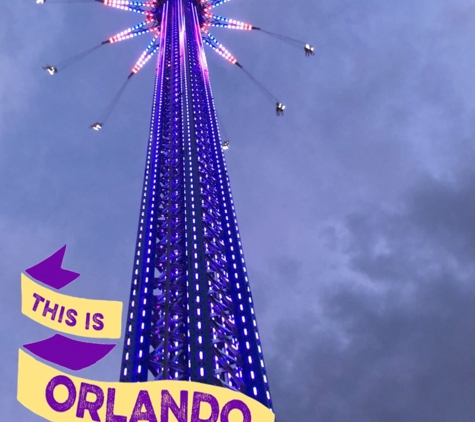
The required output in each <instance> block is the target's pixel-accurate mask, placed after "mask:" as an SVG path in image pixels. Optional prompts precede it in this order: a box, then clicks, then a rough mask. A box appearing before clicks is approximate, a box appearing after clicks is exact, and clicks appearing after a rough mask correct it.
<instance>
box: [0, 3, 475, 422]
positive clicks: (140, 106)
mask: <svg viewBox="0 0 475 422" xmlns="http://www.w3.org/2000/svg"><path fill="white" fill-rule="evenodd" d="M216 13H219V14H222V15H224V16H229V17H232V18H235V19H240V20H244V21H247V22H250V23H253V24H255V25H257V26H260V27H262V28H266V29H268V30H270V31H274V32H280V33H282V34H285V35H289V36H292V37H294V38H298V39H302V40H309V41H310V42H312V43H313V44H314V45H315V51H316V56H315V57H312V58H306V57H304V54H303V51H299V50H298V49H295V48H294V47H292V46H289V45H287V44H284V43H280V42H279V41H277V40H274V39H272V38H269V37H266V36H265V35H264V34H261V33H243V32H237V31H233V32H231V31H226V30H222V29H215V30H214V31H213V34H214V35H215V36H216V37H217V38H218V39H219V40H220V41H222V42H223V44H225V46H226V47H228V49H229V50H230V51H231V52H232V53H233V54H234V55H235V56H236V57H237V59H238V60H239V62H240V63H242V64H243V65H244V66H245V67H246V68H247V69H248V70H249V71H250V72H251V73H252V74H253V75H254V76H255V77H256V78H258V79H260V80H262V81H265V84H266V86H267V87H268V88H269V89H270V90H271V91H272V92H273V93H274V94H275V95H276V96H277V97H278V98H279V99H281V101H282V102H283V103H285V104H286V105H287V108H286V113H285V116H284V117H282V118H276V117H275V113H274V104H273V103H272V102H269V100H268V99H267V98H266V97H265V96H264V95H263V94H262V93H261V92H260V91H259V90H258V89H256V87H255V86H254V85H253V84H252V82H250V81H249V79H247V78H246V76H245V75H244V74H243V73H242V72H241V71H240V70H239V69H238V68H237V67H233V66H231V65H229V64H228V63H227V62H226V61H224V60H223V59H222V58H221V57H219V56H218V55H216V54H215V53H213V52H212V51H211V50H209V49H208V50H207V52H208V61H209V66H210V72H211V79H212V84H213V91H214V94H215V98H216V103H217V106H218V113H219V116H220V119H221V120H222V121H223V122H224V126H225V129H226V132H227V134H228V136H229V138H230V141H231V148H230V149H229V150H228V151H227V153H226V155H227V160H228V167H229V171H230V176H231V183H232V187H233V193H234V196H235V201H236V204H237V213H238V217H239V222H240V228H241V232H242V238H243V244H244V250H245V253H246V259H247V264H248V268H249V273H250V280H251V286H252V289H253V294H254V297H255V303H256V313H257V317H258V323H259V327H260V331H261V337H262V341H263V349H264V354H265V356H266V361H267V367H268V372H269V381H270V383H271V390H272V393H273V399H274V402H275V410H276V413H277V418H278V419H277V422H295V421H298V422H314V421H324V422H381V421H384V422H393V421H394V422H402V421H403V422H421V421H431V422H447V421H450V422H472V421H473V415H474V414H475V400H474V397H475V370H474V368H475V337H474V335H473V333H474V329H475V286H474V275H475V171H474V162H475V150H474V146H473V145H474V131H475V123H474V121H475V119H474V115H475V106H474V102H473V98H475V83H474V81H475V70H474V69H475V54H474V53H475V43H474V41H473V40H474V39H475V5H474V4H473V2H470V1H468V0H430V1H429V0H418V1H416V0H405V1H402V2H401V1H399V2H387V1H386V2H382V1H381V0H319V1H313V0H302V1H299V2H289V1H284V0H260V1H259V2H256V1H254V2H253V1H250V0H234V1H233V2H231V3H229V4H225V5H223V6H221V7H220V8H219V11H218V9H217V10H216ZM137 22H139V17H138V16H136V15H133V14H130V13H126V12H122V11H118V10H112V9H110V8H106V7H104V6H102V5H100V4H74V5H68V6H61V5H54V4H48V3H47V4H45V5H44V6H37V5H36V4H35V2H34V0H28V1H26V0H15V1H8V2H7V1H1V2H0V47H1V55H0V104H1V106H0V198H1V199H0V274H1V276H2V285H3V290H2V295H1V296H0V310H1V315H2V318H1V320H0V333H1V335H2V339H3V341H2V342H1V344H0V353H1V355H0V357H1V360H0V375H1V381H0V409H1V411H2V412H3V416H2V417H0V419H2V420H5V421H7V420H17V421H22V422H36V421H39V420H42V419H41V418H39V417H37V416H35V415H33V414H31V413H30V412H29V411H27V410H26V409H24V408H23V407H22V406H21V405H20V404H19V403H17V402H16V370H17V353H18V348H19V347H20V346H21V345H22V344H24V343H31V342H34V341H38V340H42V339H44V338H46V337H48V336H50V335H52V333H51V331H49V330H47V329H45V328H42V327H38V326H37V324H35V323H33V322H31V321H29V320H27V318H26V317H24V316H23V315H21V311H20V273H21V272H22V271H24V270H25V269H26V268H28V267H30V266H31V265H33V264H35V263H37V262H39V261H41V260H42V259H44V258H46V257H47V256H49V255H50V254H51V253H53V252H54V251H56V250H57V249H59V248H60V247H61V246H63V245H64V244H67V245H68V250H67V253H66V259H65V264H66V266H67V268H69V269H71V270H74V271H77V272H80V273H81V274H82V276H81V277H80V278H79V279H78V280H77V281H75V282H74V283H73V284H72V285H70V286H68V287H67V288H65V289H64V293H66V294H70V295H75V296H82V297H88V298H93V299H110V300H121V301H124V302H126V301H127V297H128V293H129V283H130V276H131V269H132V254H133V248H134V241H135V231H136V226H137V217H138V210H139V198H140V189H141V183H142V171H143V165H144V159H145V148H146V141H147V132H148V123H149V115H150V106H151V95H152V86H153V73H154V65H153V63H149V64H148V65H147V66H146V68H145V69H144V70H143V71H142V72H141V73H139V74H138V75H137V76H136V77H134V78H133V79H132V81H131V82H130V84H129V86H128V88H127V91H126V92H125V94H124V96H123V98H122V100H121V102H120V104H119V105H118V107H117V108H116V110H115V111H114V113H113V114H112V116H111V118H110V120H109V121H108V124H107V125H106V126H105V127H104V129H103V130H102V131H101V132H98V133H96V132H93V131H90V130H88V126H89V125H90V124H91V123H93V122H94V121H96V120H97V119H98V117H99V116H100V115H101V114H102V112H103V110H104V109H105V107H106V106H107V104H108V102H109V101H110V99H111V98H112V97H113V95H114V94H115V92H116V91H117V90H118V88H119V87H120V85H121V84H122V83H123V81H124V80H125V78H126V76H127V75H128V73H129V72H130V69H131V66H132V65H133V63H134V62H135V60H136V59H137V58H138V56H139V54H140V52H141V50H142V49H143V48H144V47H145V45H146V44H147V42H148V41H147V36H144V37H142V38H138V39H134V40H131V41H128V42H124V43H122V44H118V45H113V46H106V47H104V48H103V49H100V50H99V51H97V52H95V54H94V55H92V56H91V57H89V58H87V59H85V60H84V61H82V62H79V63H77V64H76V65H74V66H72V67H70V68H68V69H67V70H65V71H64V72H62V73H60V74H58V75H57V77H55V78H51V77H49V75H47V74H46V73H44V72H43V71H42V69H41V67H42V66H43V65H45V64H46V63H51V64H54V63H55V62H58V61H61V60H63V59H65V58H67V57H69V56H70V55H73V54H75V53H76V52H80V51H82V50H84V49H87V48H88V47H92V46H94V45H96V44H98V43H100V42H101V41H102V40H104V39H106V38H108V37H109V36H110V35H112V34H115V33H116V32H119V31H120V30H122V29H125V28H126V27H128V26H131V25H132V24H135V23H137ZM117 349H118V350H117V351H114V352H113V353H112V354H111V355H110V356H109V357H107V358H106V359H104V360H103V361H102V362H101V363H99V364H98V365H97V366H95V367H94V368H93V369H90V370H85V371H82V372H81V373H80V375H81V376H83V377H85V378H91V379H98V380H110V381H115V380H117V379H118V376H119V367H120V350H119V349H120V347H118V348H117Z"/></svg>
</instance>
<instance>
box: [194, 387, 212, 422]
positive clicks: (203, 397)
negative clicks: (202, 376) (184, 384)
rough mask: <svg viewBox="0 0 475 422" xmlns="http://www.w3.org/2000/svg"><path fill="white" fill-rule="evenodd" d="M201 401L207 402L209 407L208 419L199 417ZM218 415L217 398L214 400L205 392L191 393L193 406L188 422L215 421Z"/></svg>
mask: <svg viewBox="0 0 475 422" xmlns="http://www.w3.org/2000/svg"><path fill="white" fill-rule="evenodd" d="M201 403H208V404H209V405H210V407H211V415H210V416H209V417H208V419H201V418H200V407H201V406H200V405H201ZM218 416H219V405H218V400H216V399H215V398H214V397H213V396H212V395H211V394H206V393H195V394H193V407H192V409H191V420H190V422H216V421H217V420H218Z"/></svg>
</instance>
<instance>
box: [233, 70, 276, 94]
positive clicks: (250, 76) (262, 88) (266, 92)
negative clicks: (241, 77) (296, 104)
mask: <svg viewBox="0 0 475 422" xmlns="http://www.w3.org/2000/svg"><path fill="white" fill-rule="evenodd" d="M236 65H237V66H238V67H239V68H240V69H241V70H242V71H243V72H244V73H245V74H246V75H247V76H248V77H249V78H250V79H251V80H252V81H253V82H254V83H255V84H256V85H257V86H258V87H259V89H260V90H261V91H262V92H263V93H264V94H265V95H266V97H267V98H269V99H270V100H272V101H274V102H276V103H278V102H279V100H278V99H277V97H275V96H274V95H273V94H272V92H270V91H269V90H268V89H267V88H266V87H265V86H264V85H263V84H262V83H261V82H259V81H258V80H257V79H256V78H255V77H254V76H252V75H251V74H250V73H249V72H248V71H247V70H246V69H244V68H243V67H242V65H240V64H239V63H236Z"/></svg>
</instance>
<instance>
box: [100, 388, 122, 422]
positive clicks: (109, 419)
mask: <svg viewBox="0 0 475 422" xmlns="http://www.w3.org/2000/svg"><path fill="white" fill-rule="evenodd" d="M114 405H115V388H108V389H107V408H106V421H105V422H127V418H126V417H125V416H119V415H114Z"/></svg>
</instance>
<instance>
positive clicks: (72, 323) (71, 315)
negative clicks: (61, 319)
mask: <svg viewBox="0 0 475 422" xmlns="http://www.w3.org/2000/svg"><path fill="white" fill-rule="evenodd" d="M77 316H78V313H77V312H76V311H75V310H74V309H68V311H67V312H66V317H68V318H69V321H68V320H66V321H65V322H66V324H67V325H69V326H70V327H74V326H75V325H76V317H77Z"/></svg>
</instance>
